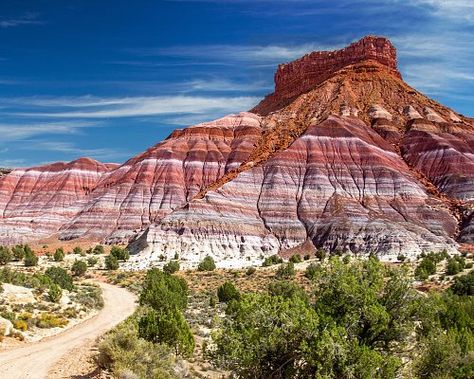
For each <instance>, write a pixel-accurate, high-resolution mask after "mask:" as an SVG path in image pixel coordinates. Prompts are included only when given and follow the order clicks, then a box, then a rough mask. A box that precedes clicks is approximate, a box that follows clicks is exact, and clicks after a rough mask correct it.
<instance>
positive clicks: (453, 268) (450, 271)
mask: <svg viewBox="0 0 474 379" xmlns="http://www.w3.org/2000/svg"><path fill="white" fill-rule="evenodd" d="M465 267H466V261H465V259H464V258H463V257H462V256H455V257H453V258H449V259H448V264H447V265H446V275H456V274H459V273H460V272H461V271H463V270H464V268H465Z"/></svg>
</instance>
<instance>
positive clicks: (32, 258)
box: [23, 251, 38, 267]
mask: <svg viewBox="0 0 474 379" xmlns="http://www.w3.org/2000/svg"><path fill="white" fill-rule="evenodd" d="M23 262H24V264H25V266H26V267H31V266H36V265H37V264H38V257H37V256H36V254H35V253H34V252H33V251H26V252H25V258H24V261H23Z"/></svg>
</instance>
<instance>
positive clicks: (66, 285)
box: [44, 267, 74, 291]
mask: <svg viewBox="0 0 474 379" xmlns="http://www.w3.org/2000/svg"><path fill="white" fill-rule="evenodd" d="M44 274H45V275H46V276H47V277H49V278H50V279H51V280H52V281H53V283H55V284H57V285H58V286H60V287H61V288H63V289H65V290H68V291H72V289H73V288H74V285H73V284H72V276H71V275H69V274H68V272H67V271H66V270H65V269H63V268H61V267H48V268H47V269H46V271H45V273H44Z"/></svg>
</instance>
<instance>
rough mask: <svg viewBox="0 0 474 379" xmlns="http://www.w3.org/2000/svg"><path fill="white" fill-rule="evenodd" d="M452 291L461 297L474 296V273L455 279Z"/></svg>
mask: <svg viewBox="0 0 474 379" xmlns="http://www.w3.org/2000/svg"><path fill="white" fill-rule="evenodd" d="M451 291H452V292H453V293H454V294H456V295H459V296H474V271H471V272H470V273H469V274H466V275H462V276H458V277H456V278H454V283H453V285H452V286H451Z"/></svg>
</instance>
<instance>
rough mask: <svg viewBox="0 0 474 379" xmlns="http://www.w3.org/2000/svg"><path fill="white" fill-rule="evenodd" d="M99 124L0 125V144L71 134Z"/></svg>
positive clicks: (74, 122)
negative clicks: (37, 137)
mask: <svg viewBox="0 0 474 379" xmlns="http://www.w3.org/2000/svg"><path fill="white" fill-rule="evenodd" d="M98 125H99V124H98V123H94V122H85V121H67V122H44V123H24V124H19V123H0V136H1V142H2V143H5V142H11V141H20V140H25V139H28V138H32V137H36V136H45V135H51V134H58V135H59V134H73V133H77V132H78V131H79V129H83V128H91V127H97V126H98Z"/></svg>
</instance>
